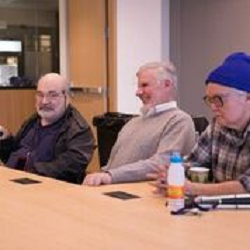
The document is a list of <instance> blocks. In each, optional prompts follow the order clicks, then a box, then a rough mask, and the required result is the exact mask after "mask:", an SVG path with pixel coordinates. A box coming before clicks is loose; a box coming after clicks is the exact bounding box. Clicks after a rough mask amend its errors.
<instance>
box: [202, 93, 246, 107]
mask: <svg viewBox="0 0 250 250" xmlns="http://www.w3.org/2000/svg"><path fill="white" fill-rule="evenodd" d="M232 95H241V96H246V94H245V93H226V94H220V95H214V96H204V97H203V100H204V102H205V103H206V104H207V105H208V106H211V105H212V104H214V105H215V106H216V107H217V108H222V107H223V106H224V104H225V99H226V98H228V97H229V96H232Z"/></svg>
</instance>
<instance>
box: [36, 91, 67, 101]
mask: <svg viewBox="0 0 250 250" xmlns="http://www.w3.org/2000/svg"><path fill="white" fill-rule="evenodd" d="M62 95H65V91H62V92H56V91H49V92H48V93H43V92H41V91H37V92H36V99H37V101H42V100H43V98H46V100H47V101H49V102H50V101H56V100H57V99H58V98H59V97H60V96H62Z"/></svg>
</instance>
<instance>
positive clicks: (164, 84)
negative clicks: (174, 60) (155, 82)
mask: <svg viewBox="0 0 250 250" xmlns="http://www.w3.org/2000/svg"><path fill="white" fill-rule="evenodd" d="M162 85H163V86H164V87H169V86H170V85H171V82H170V80H167V79H165V80H163V81H162Z"/></svg>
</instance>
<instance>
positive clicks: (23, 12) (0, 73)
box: [0, 0, 59, 87]
mask: <svg viewBox="0 0 250 250" xmlns="http://www.w3.org/2000/svg"><path fill="white" fill-rule="evenodd" d="M58 16H59V15H58V0H33V1H26V0H15V1H3V0H0V87H33V86H35V84H36V81H37V79H38V78H39V77H40V76H41V75H43V74H45V73H48V72H59V37H58V33H59V32H58Z"/></svg>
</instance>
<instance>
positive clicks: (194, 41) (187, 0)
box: [170, 0, 250, 117]
mask: <svg viewBox="0 0 250 250" xmlns="http://www.w3.org/2000/svg"><path fill="white" fill-rule="evenodd" d="M170 13H171V17H170V22H171V28H170V56H171V58H172V59H173V61H174V62H175V64H176V65H177V66H178V69H179V75H180V77H179V85H180V91H179V92H180V106H181V107H182V108H183V109H184V110H186V111H188V112H189V113H191V114H192V115H195V116H197V115H203V114H205V115H206V116H207V117H210V112H209V109H208V108H207V107H206V106H205V105H204V104H203V101H202V97H203V96H204V94H205V86H204V81H205V78H206V76H207V74H208V72H209V71H210V70H211V69H213V68H214V67H216V66H218V65H219V64H220V63H221V61H222V60H223V59H224V58H225V57H226V56H227V55H228V54H229V53H231V52H234V51H246V52H249V53H250V43H249V41H250V29H249V22H250V17H249V13H250V1H249V0H171V1H170Z"/></svg>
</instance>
